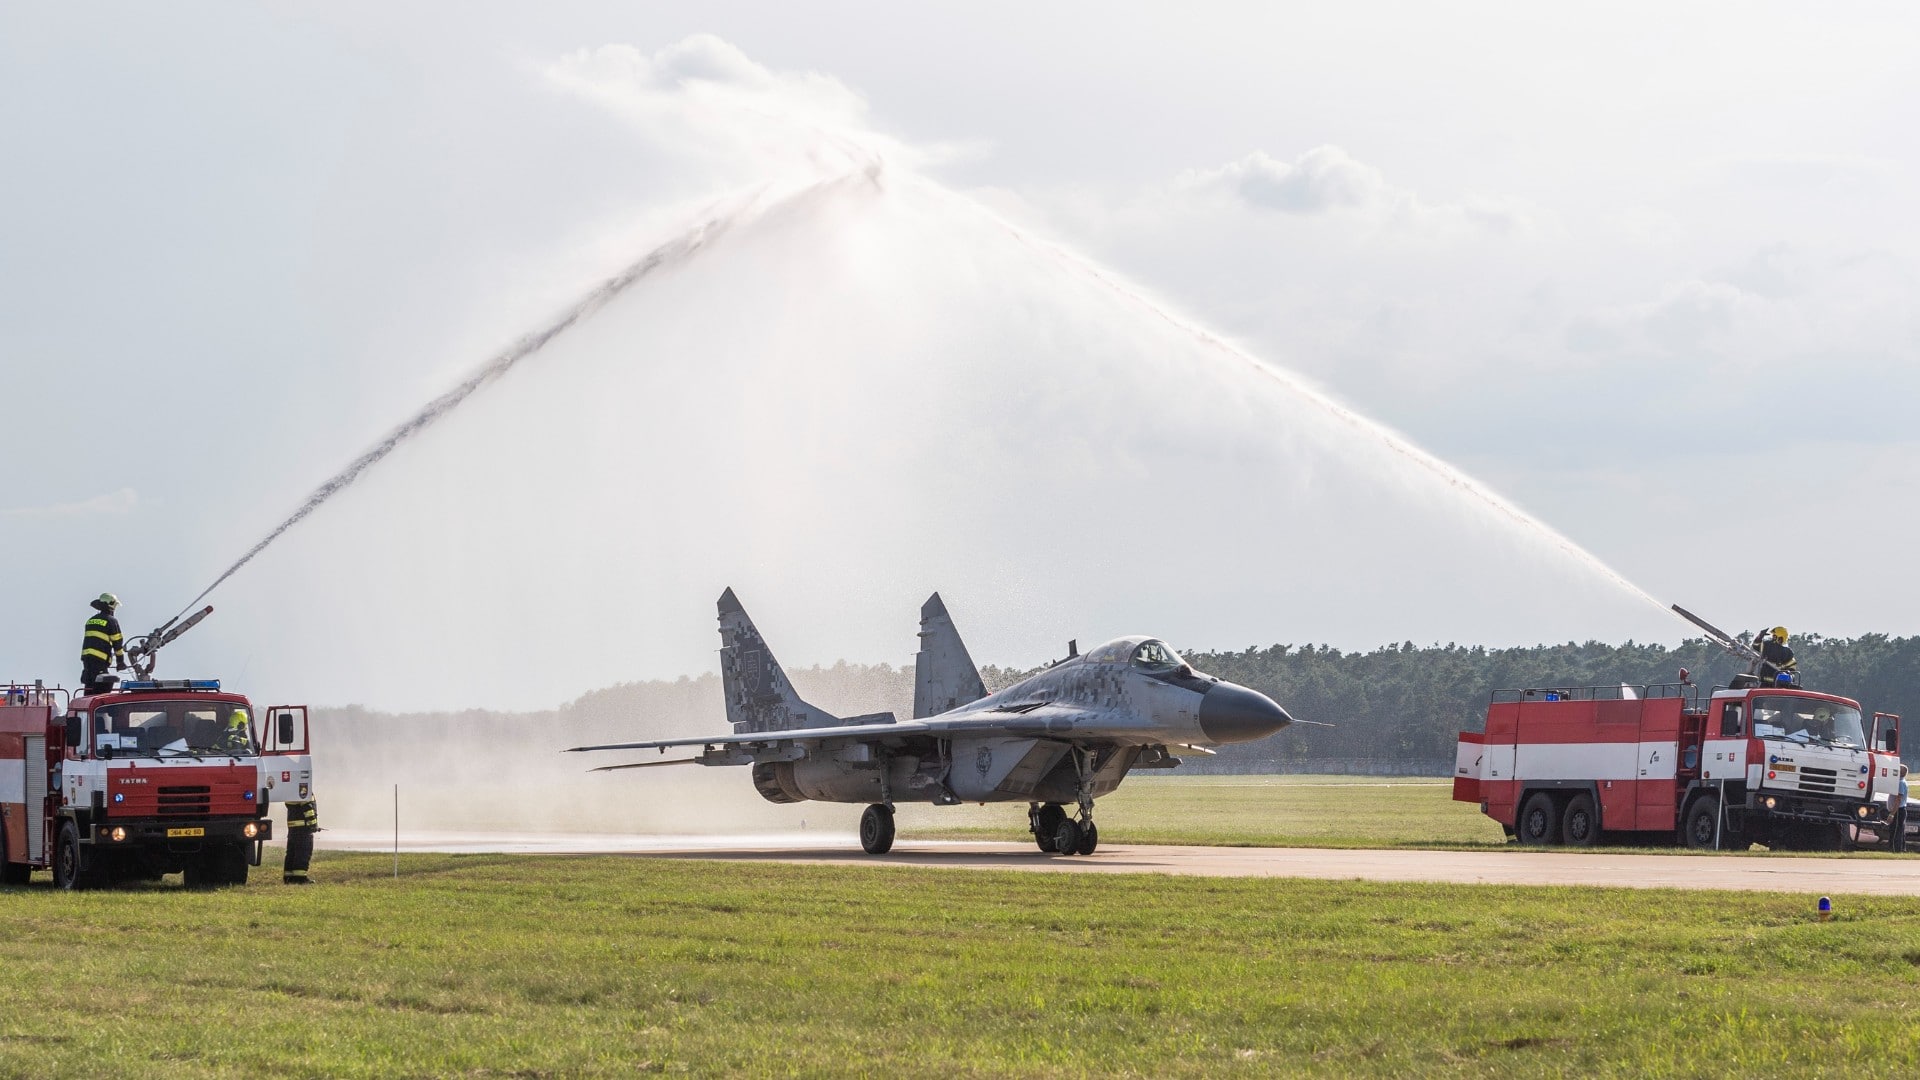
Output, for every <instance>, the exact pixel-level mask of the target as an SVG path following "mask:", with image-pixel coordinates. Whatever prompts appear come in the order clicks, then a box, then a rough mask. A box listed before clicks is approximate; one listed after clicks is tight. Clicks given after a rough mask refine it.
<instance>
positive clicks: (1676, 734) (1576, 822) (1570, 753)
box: [1453, 675, 1907, 850]
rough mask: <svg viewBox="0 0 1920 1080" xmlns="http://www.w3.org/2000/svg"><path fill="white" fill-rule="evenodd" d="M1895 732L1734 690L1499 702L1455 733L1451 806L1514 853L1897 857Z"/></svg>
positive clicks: (1832, 701) (1848, 712) (1672, 688)
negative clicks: (1846, 852)
mask: <svg viewBox="0 0 1920 1080" xmlns="http://www.w3.org/2000/svg"><path fill="white" fill-rule="evenodd" d="M1899 748H1900V718H1899V717H1898V716H1894V715H1892V714H1889V713H1875V714H1873V717H1872V719H1871V722H1865V721H1864V718H1863V715H1862V713H1861V710H1860V705H1859V703H1858V702H1854V701H1850V700H1848V699H1846V698H1842V697H1836V696H1834V695H1832V694H1821V693H1815V692H1812V691H1808V690H1803V689H1799V688H1798V687H1796V686H1790V685H1782V684H1773V685H1768V684H1763V683H1762V682H1761V681H1760V680H1759V679H1758V678H1756V677H1754V676H1751V675H1746V676H1736V677H1735V678H1734V679H1733V680H1732V685H1731V686H1729V687H1726V688H1714V689H1712V690H1710V691H1707V692H1705V693H1704V694H1703V693H1702V692H1701V691H1700V690H1699V689H1698V688H1696V687H1693V686H1691V685H1689V684H1684V683H1682V684H1672V685H1666V686H1599V687H1570V688H1569V687H1560V688H1532V689H1520V690H1500V691H1496V692H1495V693H1494V695H1493V699H1492V702H1491V703H1490V704H1489V705H1488V707H1487V724H1486V730H1485V731H1479V732H1473V731H1465V732H1461V733H1460V741H1459V745H1458V756H1457V760H1456V762H1455V769H1454V780H1453V797H1454V798H1455V799H1457V800H1460V801H1463V802H1471V803H1478V804H1479V805H1480V809H1481V811H1482V812H1484V813H1485V814H1486V815H1487V816H1488V817H1491V818H1493V819H1494V820H1495V821H1498V822H1499V823H1500V824H1501V826H1502V827H1503V828H1505V829H1506V831H1507V835H1508V836H1510V837H1516V838H1518V840H1519V841H1520V842H1521V843H1524V844H1568V845H1575V846H1584V845H1590V844H1596V843H1600V842H1601V841H1603V840H1612V841H1618V842H1626V843H1637V844H1656V843H1662V842H1666V843H1672V842H1674V841H1676V840H1677V841H1679V842H1681V843H1685V844H1687V845H1688V846H1691V847H1697V848H1716V847H1717V848H1735V849H1744V848H1746V847H1747V846H1748V845H1750V844H1756V843H1757V844H1764V845H1766V846H1768V847H1772V848H1777V849H1778V848H1798V849H1817V848H1833V847H1837V846H1840V845H1842V844H1844V843H1846V842H1847V841H1848V840H1849V839H1851V838H1853V837H1856V836H1862V837H1864V836H1869V835H1871V836H1873V837H1876V838H1881V839H1884V840H1886V841H1887V843H1888V844H1889V845H1890V846H1892V847H1893V848H1894V849H1895V850H1903V849H1904V847H1905V842H1906V816H1907V814H1906V803H1905V800H1904V796H1903V792H1904V788H1905V785H1904V783H1903V782H1902V778H1903V777H1904V776H1905V774H1906V767H1905V766H1904V765H1902V764H1901V762H1900V756H1899Z"/></svg>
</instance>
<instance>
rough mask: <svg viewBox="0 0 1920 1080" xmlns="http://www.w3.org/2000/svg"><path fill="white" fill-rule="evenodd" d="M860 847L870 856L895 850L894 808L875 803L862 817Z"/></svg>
mask: <svg viewBox="0 0 1920 1080" xmlns="http://www.w3.org/2000/svg"><path fill="white" fill-rule="evenodd" d="M860 847H861V848H862V849H864V850H865V851H866V853H867V854H869V855H885V854H886V853H887V852H889V851H892V850H893V807H891V806H888V805H887V804H885V803H874V804H873V805H872V806H869V807H867V810H866V813H863V814H861V815H860Z"/></svg>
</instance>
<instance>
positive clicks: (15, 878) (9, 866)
mask: <svg viewBox="0 0 1920 1080" xmlns="http://www.w3.org/2000/svg"><path fill="white" fill-rule="evenodd" d="M32 877H33V867H31V866H28V865H27V864H26V863H17V862H8V861H7V827H6V826H5V825H4V824H0V885H25V884H26V883H27V882H28V881H29V880H30V879H31V878H32Z"/></svg>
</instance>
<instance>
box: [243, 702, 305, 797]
mask: <svg viewBox="0 0 1920 1080" xmlns="http://www.w3.org/2000/svg"><path fill="white" fill-rule="evenodd" d="M256 722H257V723H259V724H260V725H261V729H260V730H256V731H255V732H254V735H255V736H256V738H257V741H258V742H259V743H260V762H261V769H262V770H263V771H264V772H265V773H266V774H267V776H266V779H267V801H268V802H269V803H277V802H278V803H288V802H311V801H313V750H312V747H311V746H310V745H309V744H308V741H307V736H308V731H307V707H306V706H305V705H275V706H273V707H272V708H270V709H268V710H267V711H266V714H265V715H264V716H262V717H260V718H259V719H258V720H257V721H256Z"/></svg>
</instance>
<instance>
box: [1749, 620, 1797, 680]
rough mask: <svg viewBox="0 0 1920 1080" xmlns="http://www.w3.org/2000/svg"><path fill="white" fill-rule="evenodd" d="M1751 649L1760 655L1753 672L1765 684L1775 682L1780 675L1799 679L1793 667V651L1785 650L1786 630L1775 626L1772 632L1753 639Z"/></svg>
mask: <svg viewBox="0 0 1920 1080" xmlns="http://www.w3.org/2000/svg"><path fill="white" fill-rule="evenodd" d="M1753 649H1754V651H1755V652H1757V653H1759V654H1760V666H1759V667H1758V668H1757V669H1756V670H1755V671H1754V674H1755V675H1758V676H1760V681H1761V682H1765V683H1771V682H1775V681H1777V680H1778V679H1779V677H1780V676H1781V675H1790V676H1793V677H1794V678H1798V677H1799V674H1800V673H1799V670H1798V669H1797V668H1796V667H1795V666H1794V661H1793V650H1792V649H1789V648H1787V628H1786V627H1784V626H1776V627H1774V628H1773V629H1772V630H1769V631H1767V632H1766V633H1764V634H1761V635H1760V636H1759V637H1757V638H1754V639H1753Z"/></svg>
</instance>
